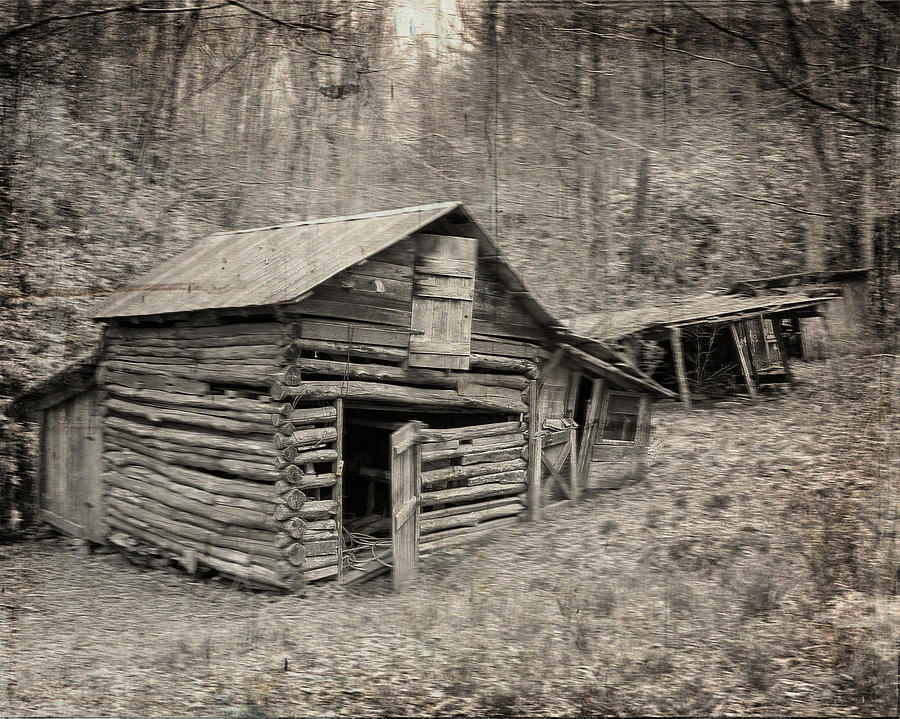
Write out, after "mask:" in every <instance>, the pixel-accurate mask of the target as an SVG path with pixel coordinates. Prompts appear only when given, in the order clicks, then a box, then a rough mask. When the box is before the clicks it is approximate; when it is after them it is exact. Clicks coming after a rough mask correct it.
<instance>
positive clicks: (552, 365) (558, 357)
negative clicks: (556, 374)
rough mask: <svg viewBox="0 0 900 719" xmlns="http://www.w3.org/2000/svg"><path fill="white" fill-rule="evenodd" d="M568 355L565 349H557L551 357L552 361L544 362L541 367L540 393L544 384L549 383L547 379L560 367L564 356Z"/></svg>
mask: <svg viewBox="0 0 900 719" xmlns="http://www.w3.org/2000/svg"><path fill="white" fill-rule="evenodd" d="M565 353H566V348H565V347H561V346H560V347H557V348H556V349H555V350H553V354H552V355H550V359H548V360H547V361H546V362H544V364H543V366H542V367H541V376H540V379H538V392H540V391H541V388H542V387H543V386H544V383H545V382H546V381H547V377H549V376H550V373H551V372H553V370H555V369H556V368H557V366H559V363H560V362H561V361H562V358H563V355H564V354H565Z"/></svg>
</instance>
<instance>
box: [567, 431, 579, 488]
mask: <svg viewBox="0 0 900 719" xmlns="http://www.w3.org/2000/svg"><path fill="white" fill-rule="evenodd" d="M580 489H581V487H580V486H579V484H578V431H577V430H576V428H575V427H570V428H569V492H570V494H571V499H572V501H573V502H574V501H576V500H577V499H578V497H579V495H580V494H581V492H580V491H579V490H580Z"/></svg>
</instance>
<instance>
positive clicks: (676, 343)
mask: <svg viewBox="0 0 900 719" xmlns="http://www.w3.org/2000/svg"><path fill="white" fill-rule="evenodd" d="M669 340H670V342H671V343H672V359H673V360H674V362H675V375H676V376H677V377H678V394H679V395H680V396H681V402H682V404H683V405H684V408H685V409H690V408H691V390H690V387H688V381H687V372H685V369H684V348H683V347H682V345H681V327H672V328H670V330H669Z"/></svg>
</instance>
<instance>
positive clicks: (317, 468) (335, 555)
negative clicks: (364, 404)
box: [271, 401, 343, 581]
mask: <svg viewBox="0 0 900 719" xmlns="http://www.w3.org/2000/svg"><path fill="white" fill-rule="evenodd" d="M342 415H343V407H342V405H341V402H340V401H338V402H335V403H334V404H332V405H329V406H323V407H296V406H294V405H292V404H290V403H286V404H283V405H280V406H277V407H276V408H275V411H274V412H273V413H272V415H271V421H272V424H273V425H274V426H275V430H276V431H275V435H274V438H273V445H274V447H275V450H276V452H277V454H276V459H275V466H276V469H277V470H278V473H279V477H280V478H279V479H278V481H277V482H276V483H275V494H276V506H275V511H274V513H273V515H272V519H273V521H274V523H275V525H276V527H277V534H276V536H275V546H276V548H277V549H278V550H279V552H280V553H281V555H282V556H283V557H284V559H285V560H286V561H287V563H288V564H289V565H290V567H291V568H292V569H291V572H290V574H291V575H292V577H291V579H292V581H298V580H303V581H314V580H316V579H324V578H326V577H330V576H334V575H335V574H337V573H338V567H339V564H340V527H339V524H338V522H337V521H336V520H335V519H334V517H335V516H339V514H340V502H339V497H340V491H341V490H340V469H341V468H340V466H339V463H338V457H339V452H338V446H337V445H338V442H339V439H340V435H341V424H342V422H343V416H342Z"/></svg>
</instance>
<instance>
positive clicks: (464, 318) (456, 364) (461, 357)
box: [409, 234, 478, 369]
mask: <svg viewBox="0 0 900 719" xmlns="http://www.w3.org/2000/svg"><path fill="white" fill-rule="evenodd" d="M416 238H417V240H418V243H419V245H418V252H417V255H416V268H415V285H414V288H413V298H412V319H411V323H410V331H411V336H410V340H409V350H410V351H409V364H410V366H411V367H440V368H445V369H468V368H469V353H470V351H471V342H472V305H473V300H474V295H475V269H476V264H477V257H478V241H477V240H474V239H472V238H469V237H444V236H442V235H425V234H420V235H417V236H416Z"/></svg>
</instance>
